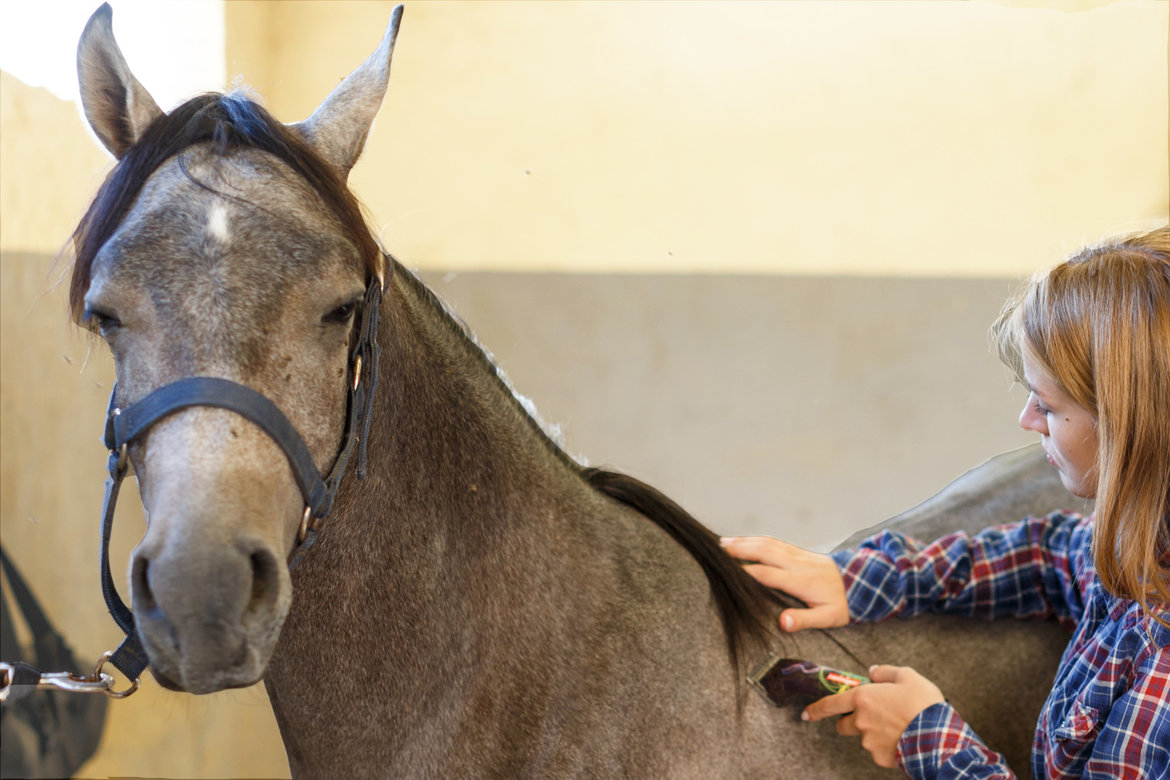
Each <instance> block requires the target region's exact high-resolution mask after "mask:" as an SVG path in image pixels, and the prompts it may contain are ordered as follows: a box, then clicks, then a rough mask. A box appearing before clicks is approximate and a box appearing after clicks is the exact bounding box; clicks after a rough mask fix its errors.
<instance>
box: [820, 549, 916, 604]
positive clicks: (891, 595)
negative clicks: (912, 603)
mask: <svg viewBox="0 0 1170 780" xmlns="http://www.w3.org/2000/svg"><path fill="white" fill-rule="evenodd" d="M830 557H832V559H833V562H834V563H836V564H837V569H838V570H839V571H840V572H841V579H842V581H843V582H844V583H845V600H846V602H847V603H848V605H849V620H850V621H851V622H853V623H859V622H861V621H879V620H885V619H886V618H889V617H892V616H893V615H896V614H898V613H899V612H900V611H901V610H902V608H903V607H905V605H906V598H905V596H904V595H903V594H902V587H901V581H900V580H899V578H898V570H897V567H896V566H895V565H894V563H893V561H891V560H890V559H889V557H888V556H886V555H884V554H883V553H882V552H881V551H879V550H874V549H869V548H864V547H863V548H861V549H857V550H839V551H837V552H834V553H830Z"/></svg>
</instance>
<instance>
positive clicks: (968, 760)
mask: <svg viewBox="0 0 1170 780" xmlns="http://www.w3.org/2000/svg"><path fill="white" fill-rule="evenodd" d="M897 759H898V768H900V769H901V770H902V771H903V772H904V773H905V774H906V776H907V777H909V778H912V779H913V780H943V779H944V778H960V777H962V778H987V780H991V779H992V778H995V779H996V780H1007V779H1008V778H1015V774H1014V773H1013V772H1012V770H1011V769H1009V768H1008V766H1007V763H1006V761H1005V759H1004V757H1003V756H1002V755H1000V754H999V753H996V752H995V751H993V750H991V749H990V748H988V747H987V746H986V745H984V744H983V741H982V740H981V739H979V736H978V735H977V734H976V733H975V732H974V731H973V730H972V729H971V727H970V726H968V725H967V722H966V721H964V720H963V719H962V717H960V716H959V713H958V712H956V711H955V708H954V707H952V706H951V705H950V704H947V703H942V704H933V705H931V706H930V707H927V708H926V709H925V710H923V711H922V712H920V713H918V715H917V716H916V717H915V718H914V720H912V721H910V725H909V726H907V727H906V731H904V732H903V733H902V738H901V739H900V740H898V752H897Z"/></svg>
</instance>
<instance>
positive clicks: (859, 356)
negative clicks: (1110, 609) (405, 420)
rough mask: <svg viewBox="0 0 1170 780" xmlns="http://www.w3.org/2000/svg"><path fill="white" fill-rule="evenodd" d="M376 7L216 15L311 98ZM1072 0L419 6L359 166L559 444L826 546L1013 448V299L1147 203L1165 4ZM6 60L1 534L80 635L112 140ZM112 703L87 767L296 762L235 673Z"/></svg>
mask: <svg viewBox="0 0 1170 780" xmlns="http://www.w3.org/2000/svg"><path fill="white" fill-rule="evenodd" d="M391 5H392V4H391V3H381V2H368V3H339V2H330V3H311V2H297V3H252V2H243V1H242V0H241V1H239V2H232V3H228V4H227V6H226V24H227V28H226V35H227V59H228V67H227V72H228V73H229V74H230V75H229V79H230V78H232V76H233V75H234V74H237V73H243V74H245V77H246V79H247V81H248V82H249V83H250V84H251V85H252V86H253V87H254V88H255V89H256V90H257V91H258V92H259V93H260V94H261V95H263V96H264V98H265V100H266V103H267V105H268V106H269V108H270V109H271V110H273V111H274V113H276V115H277V116H278V117H279V118H281V119H283V120H285V121H294V120H298V119H301V118H303V117H304V116H305V115H306V114H308V113H309V112H310V111H311V110H312V108H313V107H314V106H315V105H316V103H317V102H318V101H319V100H320V99H321V98H322V97H323V96H324V95H325V94H326V93H327V92H328V90H329V89H330V88H331V87H332V86H333V85H334V84H336V83H337V81H338V80H339V79H340V78H341V77H343V76H344V74H345V73H346V72H348V71H349V70H350V69H351V68H352V67H353V66H355V65H356V64H357V63H358V62H359V61H360V60H361V59H362V58H364V57H365V56H366V54H367V53H368V52H369V50H371V49H372V48H373V46H374V45H375V44H376V42H377V39H378V36H379V35H380V32H381V29H382V27H383V26H384V24H385V21H386V19H387V18H388V17H389V12H390V8H391ZM1017 5H1022V4H1017ZM1065 7H1068V6H1067V5H1066V6H1065ZM1077 7H1078V8H1079V9H1081V10H1080V11H1079V12H1076V13H1066V12H1063V11H1057V10H1054V9H1053V8H1052V7H1047V6H1046V5H1044V4H1038V3H1031V4H1028V5H1027V7H1013V6H1009V5H1006V4H992V3H983V2H972V3H962V2H937V3H929V4H927V3H885V2H876V3H864V4H862V3H848V2H845V3H837V2H790V3H777V4H763V3H742V4H740V3H707V4H704V3H681V4H672V3H636V4H624V3H623V4H617V3H471V4H465V3H435V4H430V3H417V2H415V3H410V4H409V7H408V8H407V10H406V16H405V19H404V25H403V31H402V35H401V36H400V38H399V41H398V50H397V54H396V58H395V64H394V70H393V74H392V77H391V88H390V94H389V95H388V98H387V102H386V106H385V109H384V111H383V115H382V116H381V117H380V119H379V121H378V123H377V125H376V126H375V129H374V131H373V133H372V135H371V138H370V147H369V148H368V151H367V154H366V156H365V158H364V159H363V160H362V162H360V163H359V165H358V167H357V169H356V170H355V171H354V173H353V175H352V177H351V184H352V185H353V186H354V188H355V190H356V191H357V192H358V194H359V195H360V196H361V197H362V198H363V200H364V201H365V202H366V203H367V205H368V206H369V210H370V214H371V219H372V221H373V223H374V224H375V225H376V227H377V229H378V231H379V233H380V235H381V237H382V240H383V242H384V243H385V245H386V246H387V248H388V249H390V250H391V251H392V252H393V253H394V254H395V255H396V256H398V257H399V258H400V259H401V260H402V261H403V262H404V263H405V264H406V265H408V266H410V267H414V268H419V269H422V272H423V275H424V278H425V279H426V280H427V281H428V283H429V284H431V285H432V286H433V287H434V288H435V289H436V290H437V292H439V294H440V295H442V296H443V297H444V298H446V299H447V300H448V301H449V302H450V303H451V305H452V307H453V309H454V310H455V311H456V313H457V314H459V315H460V316H462V317H463V318H464V319H466V320H467V321H468V323H469V324H470V325H471V326H472V328H473V329H474V330H475V331H476V332H477V333H478V334H479V336H480V338H481V340H482V342H483V343H484V344H485V346H486V347H487V348H488V349H489V350H490V351H491V352H492V353H493V354H494V355H495V357H496V359H497V361H498V362H499V364H500V365H501V366H502V367H503V368H504V370H505V371H506V372H507V373H508V375H509V376H510V378H511V379H512V381H513V383H514V384H515V386H516V388H517V389H518V391H519V392H521V393H522V394H524V395H526V396H528V397H530V398H532V399H533V401H534V402H535V404H536V406H537V408H538V410H539V411H540V413H541V416H542V417H543V418H544V419H545V420H546V421H547V422H549V423H550V424H556V425H559V426H560V430H561V433H562V435H563V437H564V442H565V447H566V448H567V449H568V451H569V452H571V453H573V454H574V455H578V456H580V457H582V458H584V459H587V460H589V461H590V462H591V463H594V464H599V465H601V464H604V465H612V466H615V467H618V468H621V469H624V470H627V471H629V472H631V473H633V474H635V475H637V476H639V477H641V478H644V479H646V480H648V481H650V482H651V483H652V484H655V485H656V486H658V487H660V488H661V489H663V490H664V491H665V492H666V493H667V494H668V495H671V496H672V497H674V498H676V499H677V500H679V502H680V503H682V504H683V505H684V506H686V507H687V508H688V509H690V510H691V511H692V512H693V513H694V514H695V515H697V516H698V517H699V518H700V519H702V520H704V521H705V522H707V523H708V524H709V525H711V526H712V527H713V528H714V529H716V530H718V531H719V532H722V533H744V532H752V533H755V532H762V533H771V534H774V535H778V536H783V537H786V538H788V539H790V540H792V541H795V542H797V543H800V544H804V545H807V546H811V547H817V548H821V549H824V548H827V547H830V546H832V545H833V544H834V543H836V541H838V540H840V539H842V538H844V537H845V536H847V535H848V534H850V533H852V532H853V531H854V530H856V529H858V528H861V527H864V526H867V525H869V524H871V523H874V522H877V521H879V520H881V519H884V518H885V517H886V516H888V515H891V514H894V513H896V512H898V511H900V510H902V509H904V508H906V507H908V506H910V505H912V504H914V503H916V502H917V501H919V500H921V499H923V498H925V497H927V496H928V495H929V494H930V493H932V492H934V491H935V490H936V489H938V488H939V487H941V486H942V485H943V483H944V482H945V481H946V480H948V479H949V478H951V477H953V476H956V475H957V474H958V473H960V472H961V471H963V470H965V469H967V468H969V467H972V466H974V465H976V464H978V463H979V462H981V461H982V460H984V459H985V458H987V457H989V456H991V455H993V454H995V453H996V452H999V451H1002V450H1004V449H1008V448H1011V447H1015V446H1018V445H1020V444H1022V443H1026V442H1028V441H1030V437H1029V436H1026V435H1025V434H1023V433H1022V432H1020V431H1018V430H1017V429H1016V428H1015V425H1014V417H1015V414H1016V412H1017V407H1018V404H1020V403H1022V400H1023V396H1022V395H1020V394H1018V393H1015V392H1013V391H1012V390H1011V387H1010V385H1011V382H1010V378H1009V377H1008V375H1007V374H1006V372H1005V371H1003V369H1001V367H1000V366H999V365H998V363H997V361H996V360H995V358H994V357H993V356H992V355H991V353H990V352H989V350H988V347H987V341H986V329H987V326H988V325H989V324H990V322H991V320H992V319H994V317H995V315H996V313H997V312H998V309H999V306H1000V304H1001V302H1002V300H1003V299H1004V298H1005V297H1006V296H1007V294H1008V293H1009V292H1010V291H1011V290H1012V289H1013V288H1014V286H1015V285H1016V283H1017V282H1018V280H1019V278H1020V277H1022V276H1023V275H1025V274H1027V273H1028V272H1030V271H1031V270H1032V269H1034V268H1036V267H1039V266H1041V265H1044V264H1046V263H1049V262H1053V261H1055V260H1057V259H1059V257H1060V256H1061V255H1063V254H1064V253H1066V252H1067V251H1069V250H1072V249H1075V248H1077V247H1079V246H1080V245H1081V243H1082V242H1083V241H1086V240H1094V239H1096V238H1098V237H1100V236H1101V235H1103V234H1107V233H1111V232H1115V231H1116V230H1121V229H1126V228H1130V227H1139V226H1144V225H1147V224H1150V223H1151V222H1156V221H1159V220H1161V221H1165V219H1166V217H1167V210H1168V209H1167V188H1168V183H1167V164H1166V154H1167V136H1166V114H1167V94H1166V92H1167V89H1166V29H1167V5H1166V4H1165V3H1161V2H1122V3H1112V4H1098V3H1081V4H1078V5H1077ZM115 8H116V6H115ZM117 25H118V16H117V10H116V11H115V29H116V30H117ZM131 66H132V67H133V68H134V69H135V71H136V72H137V74H138V75H139V77H140V78H141V79H142V80H143V82H144V83H145V84H146V85H147V87H148V88H149V87H150V86H151V80H150V74H151V66H152V64H151V63H150V62H134V61H131ZM0 79H2V80H0V282H2V283H0V294H2V297H3V300H2V305H0V344H2V351H0V355H2V360H0V510H2V511H0V533H2V536H3V541H4V545H5V547H6V549H8V550H9V551H10V552H12V553H13V554H14V557H15V559H16V561H17V563H18V565H20V566H22V568H23V569H24V570H25V573H26V575H27V577H28V579H29V580H30V581H31V583H32V585H33V587H34V588H35V589H36V591H37V593H38V595H39V596H41V597H42V599H43V601H44V603H45V606H46V608H47V609H48V611H49V614H50V616H51V617H52V618H53V619H54V621H56V622H57V624H58V625H59V627H60V628H61V629H62V630H63V632H64V633H65V634H66V636H67V638H68V639H69V640H70V642H71V643H72V644H73V645H74V647H75V648H76V649H77V651H78V654H79V656H80V657H82V658H85V659H90V658H96V657H97V656H98V655H99V654H100V653H101V652H102V651H103V650H106V649H109V648H112V647H113V646H114V645H115V644H116V642H117V629H116V628H115V627H114V626H113V623H112V621H110V620H109V617H108V615H107V614H106V612H105V606H104V604H103V603H102V601H101V597H100V595H99V592H98V585H97V523H98V511H99V507H100V501H101V493H102V480H103V478H104V462H105V453H104V451H103V449H102V447H101V444H100V434H101V430H102V418H103V414H104V411H105V408H106V400H107V396H108V393H109V389H110V383H111V381H112V367H111V365H110V360H109V357H108V354H107V352H106V350H105V347H104V346H103V345H102V344H101V343H100V341H95V340H93V339H91V338H90V337H88V336H87V335H83V334H81V333H80V332H79V331H77V330H76V329H75V328H74V327H73V326H72V325H71V324H70V323H69V322H68V317H67V314H66V306H65V286H64V285H63V284H62V282H61V280H62V278H64V276H65V273H66V272H67V259H66V260H58V259H57V253H58V251H59V250H60V248H61V247H62V245H64V244H65V242H66V240H67V238H68V235H69V232H70V231H71V230H72V227H73V225H74V224H75V223H76V220H77V218H78V217H79V216H80V214H81V212H82V211H83V209H84V207H85V205H86V203H87V199H88V197H89V196H90V194H91V193H92V192H93V191H94V190H95V189H96V187H97V185H98V184H99V183H100V181H101V178H102V176H103V175H104V172H105V171H106V170H107V169H108V167H109V160H108V158H107V157H105V156H104V154H103V153H102V152H101V151H100V150H99V149H98V147H97V146H96V143H95V142H94V141H93V139H92V138H91V137H90V136H89V134H88V133H87V131H85V130H84V129H83V127H82V125H81V122H80V120H79V118H78V114H77V111H76V109H75V107H74V106H72V105H71V104H69V103H66V102H63V101H60V100H57V99H55V98H53V97H51V96H50V95H48V94H47V93H45V92H44V91H42V90H38V89H32V88H29V87H27V86H25V85H23V84H21V83H20V82H19V81H16V80H15V79H12V78H11V77H10V76H9V75H8V74H0ZM219 86H221V85H214V84H213V85H208V88H216V87H219ZM136 503H137V502H136V500H135V497H134V495H133V492H132V491H130V492H129V493H128V494H127V495H126V496H125V498H124V499H123V501H122V502H121V506H120V509H119V520H118V523H117V529H116V536H115V545H114V547H115V570H116V571H119V570H124V568H125V564H126V561H127V560H128V556H129V551H130V549H131V548H132V546H133V544H134V543H135V542H136V540H137V536H138V535H139V534H140V533H141V530H142V523H143V521H142V518H141V512H140V510H139V509H138V507H137V506H136ZM892 660H896V659H892ZM109 712H110V715H109V722H108V726H107V733H106V736H105V740H104V742H103V745H102V749H101V751H100V753H99V755H98V756H96V757H95V759H94V760H93V761H92V762H91V763H90V764H89V765H87V767H86V768H85V769H84V770H83V772H82V776H86V777H105V776H161V777H273V776H285V775H287V766H286V764H285V759H284V755H283V751H282V749H281V745H280V741H279V735H278V734H277V732H276V727H275V723H274V721H273V719H272V715H271V711H270V709H269V706H268V703H267V698H266V696H265V695H264V692H263V690H262V689H260V688H259V687H255V688H251V689H247V690H244V691H236V692H230V693H221V694H215V695H213V696H209V697H190V696H181V695H176V694H171V693H167V692H164V691H161V690H160V689H159V688H158V686H157V685H155V684H154V683H153V682H152V681H151V680H149V678H148V679H146V680H145V681H144V691H143V692H142V693H140V694H137V695H136V696H135V697H134V698H131V699H128V700H127V701H124V702H115V703H113V704H112V706H111V707H110V710H109ZM144 745H146V746H149V747H148V749H143V747H142V746H144Z"/></svg>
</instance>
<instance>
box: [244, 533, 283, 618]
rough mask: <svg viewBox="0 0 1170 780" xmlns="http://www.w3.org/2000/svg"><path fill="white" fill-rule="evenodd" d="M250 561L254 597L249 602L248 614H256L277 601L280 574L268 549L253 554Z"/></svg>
mask: <svg viewBox="0 0 1170 780" xmlns="http://www.w3.org/2000/svg"><path fill="white" fill-rule="evenodd" d="M250 560H251V563H252V595H251V598H250V599H249V601H248V612H256V611H257V610H258V609H262V608H264V607H265V606H266V605H268V604H269V603H270V602H272V601H274V600H275V599H276V596H277V594H278V593H279V589H280V572H279V569H278V568H277V565H276V558H275V557H274V556H273V555H272V553H271V551H270V550H268V549H267V548H264V549H260V550H256V551H255V552H253V553H252V555H251V556H250Z"/></svg>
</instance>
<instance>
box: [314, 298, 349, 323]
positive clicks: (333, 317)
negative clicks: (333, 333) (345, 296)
mask: <svg viewBox="0 0 1170 780" xmlns="http://www.w3.org/2000/svg"><path fill="white" fill-rule="evenodd" d="M356 309H357V302H356V301H350V302H349V303H346V304H343V305H341V306H338V307H337V308H336V309H334V310H333V311H331V312H329V313H328V314H326V315H325V316H324V317H322V318H321V321H322V322H326V323H335V324H339V325H340V324H344V323H347V322H349V321H350V320H351V319H352V318H353V313H354V311H355V310H356Z"/></svg>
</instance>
